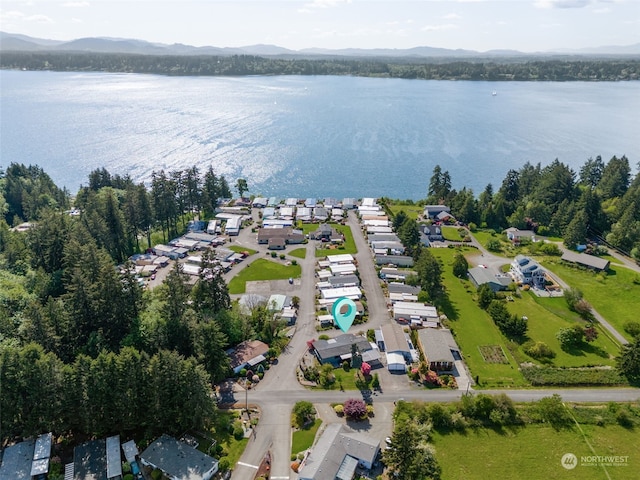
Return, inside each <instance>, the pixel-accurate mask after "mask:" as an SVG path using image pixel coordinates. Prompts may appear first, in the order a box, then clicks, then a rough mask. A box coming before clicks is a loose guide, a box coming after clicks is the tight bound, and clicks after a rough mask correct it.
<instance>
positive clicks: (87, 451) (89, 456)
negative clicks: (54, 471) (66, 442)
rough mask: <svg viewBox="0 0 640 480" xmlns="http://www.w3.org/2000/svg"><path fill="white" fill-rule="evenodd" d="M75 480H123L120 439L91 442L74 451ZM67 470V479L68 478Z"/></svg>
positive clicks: (116, 436)
mask: <svg viewBox="0 0 640 480" xmlns="http://www.w3.org/2000/svg"><path fill="white" fill-rule="evenodd" d="M69 470H72V472H71V473H72V476H70V478H72V479H73V480H105V479H106V480H122V457H121V455H120V437H119V436H118V435H115V436H113V437H109V438H107V439H106V440H105V439H98V440H91V441H89V442H85V443H83V444H82V445H78V446H77V447H75V448H74V449H73V467H71V466H70V468H69ZM67 471H68V470H67V469H65V478H67Z"/></svg>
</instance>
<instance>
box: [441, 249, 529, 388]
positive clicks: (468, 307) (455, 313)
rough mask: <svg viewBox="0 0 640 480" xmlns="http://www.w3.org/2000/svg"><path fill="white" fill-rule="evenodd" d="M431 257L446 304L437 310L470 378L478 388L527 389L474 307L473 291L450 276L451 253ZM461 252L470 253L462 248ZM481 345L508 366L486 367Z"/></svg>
mask: <svg viewBox="0 0 640 480" xmlns="http://www.w3.org/2000/svg"><path fill="white" fill-rule="evenodd" d="M431 251H432V252H433V254H434V255H435V256H436V257H437V258H439V259H441V260H442V261H443V263H444V268H443V278H444V283H445V286H446V288H447V293H448V297H449V301H448V302H447V303H445V304H443V305H441V306H440V307H441V308H442V310H443V311H444V313H445V314H446V315H447V317H448V318H449V320H450V322H449V323H450V327H451V328H452V329H453V331H454V333H455V336H456V341H457V342H458V345H459V347H460V348H461V350H462V355H463V356H464V360H465V362H466V363H467V365H468V367H469V369H470V370H471V374H472V375H473V376H474V377H475V376H479V377H480V387H482V388H505V387H522V386H526V385H528V383H527V382H526V381H525V379H524V377H523V376H522V374H521V373H520V371H519V370H518V363H517V362H516V360H515V359H514V358H513V355H511V353H510V352H509V350H508V348H507V342H506V340H505V338H504V337H503V336H502V334H501V333H500V331H499V330H498V327H496V326H495V324H494V323H493V321H492V320H491V317H489V315H488V314H487V313H486V312H485V311H484V310H482V309H481V308H480V307H478V304H477V303H476V302H475V300H474V297H473V293H475V287H474V286H473V285H472V284H471V282H469V281H468V280H461V279H459V278H456V277H454V276H453V271H452V266H451V265H452V262H453V257H454V255H455V254H456V250H455V249H451V248H434V249H432V250H431ZM462 251H463V252H472V251H475V250H472V249H470V248H465V249H463V250H462ZM481 345H499V346H501V347H502V350H503V351H504V352H505V354H506V356H507V360H508V362H509V363H508V364H495V363H491V364H490V363H486V362H485V361H484V358H483V357H482V355H480V351H479V349H478V347H480V346H481Z"/></svg>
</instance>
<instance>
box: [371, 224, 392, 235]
mask: <svg viewBox="0 0 640 480" xmlns="http://www.w3.org/2000/svg"><path fill="white" fill-rule="evenodd" d="M366 230H367V235H374V234H378V233H393V228H392V227H388V226H387V227H374V226H371V225H369V226H367V228H366Z"/></svg>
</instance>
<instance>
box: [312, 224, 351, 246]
mask: <svg viewBox="0 0 640 480" xmlns="http://www.w3.org/2000/svg"><path fill="white" fill-rule="evenodd" d="M309 237H310V238H311V239H312V240H321V241H324V242H331V243H342V242H343V241H344V238H343V236H342V233H340V232H338V231H337V230H336V229H335V228H333V227H332V226H331V225H329V224H328V223H321V224H320V225H318V229H317V230H316V231H314V232H311V233H310V234H309Z"/></svg>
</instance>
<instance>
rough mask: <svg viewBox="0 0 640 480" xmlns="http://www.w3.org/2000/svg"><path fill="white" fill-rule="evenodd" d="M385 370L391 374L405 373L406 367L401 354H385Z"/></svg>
mask: <svg viewBox="0 0 640 480" xmlns="http://www.w3.org/2000/svg"><path fill="white" fill-rule="evenodd" d="M385 355H386V357H387V368H388V369H389V371H390V372H393V373H398V372H399V373H405V372H406V371H407V365H406V364H405V362H404V356H402V354H401V353H386V354H385Z"/></svg>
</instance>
